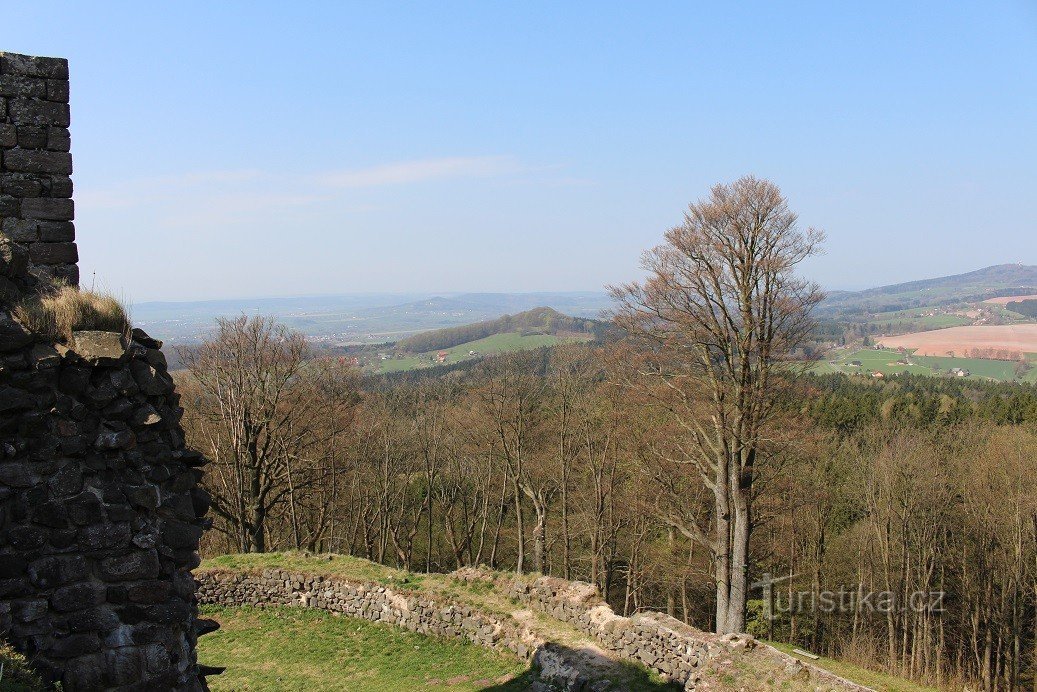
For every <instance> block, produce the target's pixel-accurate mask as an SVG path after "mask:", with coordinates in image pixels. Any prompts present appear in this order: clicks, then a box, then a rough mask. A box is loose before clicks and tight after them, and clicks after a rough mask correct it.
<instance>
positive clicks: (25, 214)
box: [22, 197, 75, 239]
mask: <svg viewBox="0 0 1037 692" xmlns="http://www.w3.org/2000/svg"><path fill="white" fill-rule="evenodd" d="M22 218H26V219H39V220H41V221H71V220H72V219H73V218H75V207H74V205H73V202H72V200H70V199H60V198H59V199H54V198H47V197H34V198H29V199H23V200H22ZM41 239H42V236H41Z"/></svg>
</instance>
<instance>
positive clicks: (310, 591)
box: [198, 568, 868, 692]
mask: <svg viewBox="0 0 1037 692" xmlns="http://www.w3.org/2000/svg"><path fill="white" fill-rule="evenodd" d="M451 576H452V577H454V578H455V579H458V580H461V581H465V582H484V583H493V584H494V586H495V588H497V589H498V590H500V591H501V592H502V593H503V594H504V595H506V596H508V597H509V598H511V599H512V600H513V601H515V602H517V603H520V604H522V605H523V606H526V607H527V608H530V609H534V610H538V611H540V612H542V613H546V614H548V615H550V616H551V617H554V618H555V619H558V620H561V621H563V622H567V623H569V624H570V625H572V626H573V627H575V628H576V629H577V630H579V631H581V632H583V633H584V634H586V635H588V636H589V638H590V639H591V640H592V641H595V642H597V644H598V645H599V646H600V647H601V648H602V649H604V650H605V651H608V652H611V653H612V654H614V655H615V656H616V657H617V658H619V659H625V660H629V661H636V662H639V663H641V664H643V665H644V666H645V667H647V668H648V669H650V670H653V671H655V672H656V673H658V674H660V675H662V676H664V678H665V679H667V680H672V681H674V682H677V683H678V684H680V685H681V686H684V687H686V689H689V690H691V689H696V688H697V687H702V688H706V687H708V685H700V682H702V681H703V679H704V676H703V674H702V669H703V668H704V667H706V666H707V665H708V664H709V663H710V662H711V661H713V660H715V659H720V660H724V659H727V660H730V659H733V658H736V657H738V656H739V655H741V654H742V653H745V652H748V651H751V650H752V648H753V647H754V646H755V645H756V643H755V640H753V639H752V638H751V637H747V636H737V635H726V636H720V635H716V634H711V633H708V632H703V631H701V630H697V629H695V628H693V627H689V626H688V625H685V624H684V623H683V622H681V621H679V620H676V619H674V618H671V617H669V616H667V615H663V614H661V613H656V612H650V611H649V612H644V613H640V614H638V615H635V616H634V617H630V618H628V617H623V616H620V615H616V614H615V613H614V612H613V611H612V609H611V608H610V607H609V606H608V605H607V604H606V603H605V602H604V601H603V600H602V599H601V598H600V596H599V594H598V591H597V589H596V588H595V587H594V586H593V585H591V584H586V583H583V582H568V581H565V580H562V579H557V578H553V577H540V578H538V579H536V580H533V581H527V580H523V579H516V578H515V577H514V576H510V577H509V576H507V575H500V574H496V573H492V572H487V571H483V570H480V569H472V568H466V569H462V570H459V571H457V572H454V573H453V574H452V575H451ZM198 581H199V587H198V600H199V603H202V604H209V605H219V606H230V607H234V606H253V607H269V606H295V607H305V608H317V609H320V610H325V611H329V612H332V613H341V614H343V615H348V616H351V617H357V618H363V619H365V620H371V621H373V622H382V623H385V624H389V625H394V626H397V627H402V628H405V629H408V630H410V631H412V632H418V633H421V634H428V635H435V636H440V637H446V638H451V639H462V640H465V641H468V642H471V643H473V644H478V645H480V646H485V647H488V648H491V649H496V650H501V651H505V650H506V651H510V652H512V653H514V654H517V655H518V656H520V657H521V658H524V659H527V660H529V661H530V662H531V663H532V664H533V667H534V669H535V670H536V671H537V680H538V682H541V683H543V684H544V685H543V689H563V690H574V691H580V690H588V689H591V687H592V683H593V681H592V680H590V679H588V677H587V675H586V671H585V670H583V669H582V666H581V665H580V664H578V663H574V662H572V661H570V660H569V659H568V656H567V654H566V653H565V650H564V647H557V646H555V645H554V644H552V643H551V642H548V641H545V640H544V639H543V638H541V637H540V636H539V635H538V634H536V633H535V632H533V631H532V630H530V629H529V628H528V627H526V626H524V625H523V624H522V622H521V621H518V620H516V619H514V618H512V617H510V616H508V615H503V614H499V613H487V612H480V611H479V610H477V609H475V608H473V607H472V606H471V605H468V604H463V603H454V602H449V601H445V600H443V599H442V598H441V597H439V596H436V597H435V598H432V597H429V596H428V595H426V594H422V593H420V592H408V591H404V590H400V589H394V588H392V587H388V586H385V585H383V584H377V583H370V582H368V583H365V582H358V581H351V580H348V579H342V578H339V577H327V576H319V575H308V574H301V573H298V572H291V571H287V570H281V569H264V570H262V571H260V572H256V573H249V572H245V573H241V572H232V571H226V570H218V569H217V570H207V571H203V572H201V573H199V574H198ZM768 648H769V647H768ZM770 653H771V655H772V656H773V657H775V658H776V659H777V660H778V661H779V663H780V664H781V665H782V666H783V667H784V669H785V670H784V672H785V673H786V674H787V675H789V676H790V677H795V676H802V675H807V676H808V677H809V678H810V680H811V682H812V683H813V685H814V688H815V689H818V690H835V691H837V692H867V690H868V688H865V687H862V686H860V685H857V684H854V683H852V682H849V681H847V680H844V679H842V678H839V677H837V676H835V675H832V674H830V673H828V672H827V671H824V670H821V669H820V668H816V667H813V666H807V665H804V664H803V663H802V662H800V661H798V660H797V659H795V658H793V657H791V656H787V655H786V654H783V653H780V652H778V651H777V650H771V652H770Z"/></svg>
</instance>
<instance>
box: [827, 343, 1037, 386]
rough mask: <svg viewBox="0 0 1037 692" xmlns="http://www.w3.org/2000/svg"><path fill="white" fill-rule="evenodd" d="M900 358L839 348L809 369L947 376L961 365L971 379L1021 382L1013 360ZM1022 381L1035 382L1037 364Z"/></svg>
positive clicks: (895, 354) (889, 353) (894, 354)
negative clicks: (903, 360)
mask: <svg viewBox="0 0 1037 692" xmlns="http://www.w3.org/2000/svg"><path fill="white" fill-rule="evenodd" d="M902 359H904V355H903V354H901V353H899V352H897V351H888V350H878V349H863V350H859V351H852V352H851V351H848V350H841V351H836V352H834V353H832V354H830V356H829V358H828V359H827V360H825V361H821V362H819V363H816V364H815V365H813V366H812V367H811V370H812V371H813V372H815V373H817V374H828V373H833V372H841V373H846V374H855V373H856V374H861V375H866V376H867V375H871V374H872V373H873V372H881V373H882V374H883V375H887V376H888V375H892V374H897V373H911V374H914V375H942V376H950V370H951V368H964V369H966V370H968V371H970V372H971V373H972V374H971V377H974V378H987V379H991V380H997V381H999V382H1016V381H1020V380H1019V378H1018V377H1017V376H1016V371H1015V369H1016V365H1017V363H1015V362H1012V361H1003V360H987V359H985V358H950V357H947V356H915V355H911V356H910V357H909V360H910V364H909V365H900V364H898V363H897V361H898V360H902ZM855 360H858V361H860V362H861V365H860V366H852V365H850V363H851V362H852V361H855ZM1022 381H1024V382H1037V367H1035V368H1032V369H1031V370H1030V371H1029V372H1027V373H1026V374H1025V375H1024V377H1023V379H1022Z"/></svg>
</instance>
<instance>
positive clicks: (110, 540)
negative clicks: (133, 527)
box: [79, 523, 130, 550]
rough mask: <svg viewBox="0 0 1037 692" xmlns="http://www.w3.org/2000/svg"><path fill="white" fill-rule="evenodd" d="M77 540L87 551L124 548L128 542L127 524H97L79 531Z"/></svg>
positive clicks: (128, 530)
mask: <svg viewBox="0 0 1037 692" xmlns="http://www.w3.org/2000/svg"><path fill="white" fill-rule="evenodd" d="M79 540H80V541H81V542H82V545H83V547H84V548H86V549H87V550H101V549H104V548H117V547H120V546H126V545H128V544H129V542H130V527H129V525H128V524H125V523H119V524H97V525H95V526H87V527H84V528H82V529H80V530H79Z"/></svg>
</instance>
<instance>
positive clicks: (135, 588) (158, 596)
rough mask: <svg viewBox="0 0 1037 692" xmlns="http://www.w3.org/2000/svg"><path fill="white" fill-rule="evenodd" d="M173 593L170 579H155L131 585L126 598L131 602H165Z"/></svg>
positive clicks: (151, 603) (149, 603)
mask: <svg viewBox="0 0 1037 692" xmlns="http://www.w3.org/2000/svg"><path fill="white" fill-rule="evenodd" d="M172 595H173V585H172V584H171V583H170V582H169V581H165V580H161V579H153V580H151V581H143V582H140V583H138V584H133V585H131V586H130V587H129V588H128V589H127V590H126V599H127V600H128V601H129V602H130V603H138V604H148V605H154V604H157V603H163V602H165V601H166V600H168V599H169V597H170V596H172Z"/></svg>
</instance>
